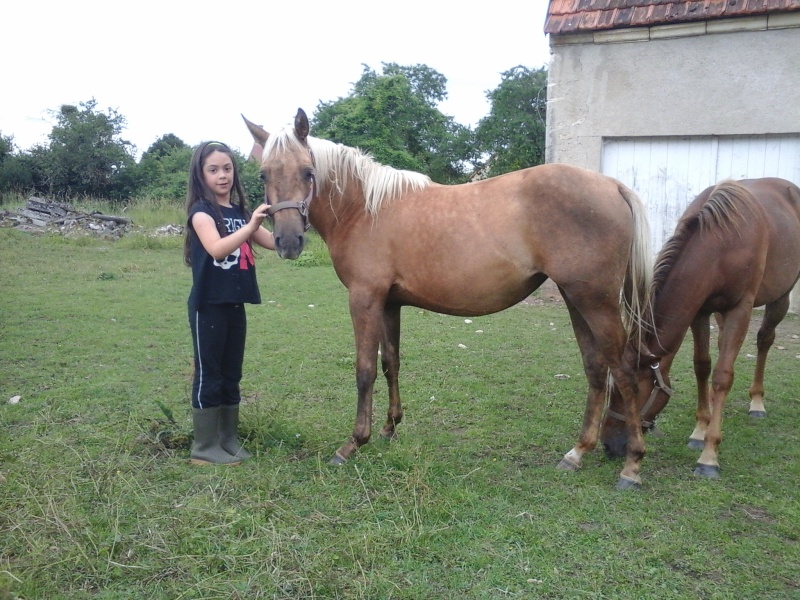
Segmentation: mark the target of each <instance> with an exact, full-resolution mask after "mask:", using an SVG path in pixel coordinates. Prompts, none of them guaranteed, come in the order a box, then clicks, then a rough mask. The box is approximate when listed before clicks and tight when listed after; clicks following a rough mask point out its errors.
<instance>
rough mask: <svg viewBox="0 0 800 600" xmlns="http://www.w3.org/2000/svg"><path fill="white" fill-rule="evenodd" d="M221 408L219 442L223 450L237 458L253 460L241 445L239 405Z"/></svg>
mask: <svg viewBox="0 0 800 600" xmlns="http://www.w3.org/2000/svg"><path fill="white" fill-rule="evenodd" d="M219 408H220V413H219V442H220V445H221V446H222V448H223V450H225V452H227V453H228V454H231V455H233V456H235V457H236V458H241V459H245V460H246V459H248V458H253V455H252V454H250V453H249V452H248V451H247V450H245V449H244V448H242V444H241V443H239V405H238V404H229V405H223V406H220V407H219Z"/></svg>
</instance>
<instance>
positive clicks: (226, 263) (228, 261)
mask: <svg viewBox="0 0 800 600" xmlns="http://www.w3.org/2000/svg"><path fill="white" fill-rule="evenodd" d="M246 245H247V244H245V246H246ZM241 250H242V249H241V248H237V249H236V250H234V251H233V254H229V255H228V256H226V257H225V258H224V259H223V260H222V262H219V261H217V259H216V258H215V259H214V266H215V267H222V268H223V269H224V270H226V271H227V270H228V269H230V268H231V267H232V266H233V265H235V264H236V263H238V262H239V255H240V254H241ZM248 250H249V248H248ZM240 268H241V267H240Z"/></svg>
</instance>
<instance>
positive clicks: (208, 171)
mask: <svg viewBox="0 0 800 600" xmlns="http://www.w3.org/2000/svg"><path fill="white" fill-rule="evenodd" d="M203 180H204V181H205V184H206V185H207V186H208V189H210V190H211V192H212V193H213V194H214V196H216V198H217V204H224V205H225V206H227V205H229V204H230V202H231V188H232V186H233V160H232V159H231V157H230V156H228V155H227V154H226V153H224V152H220V151H219V150H214V152H212V153H211V154H209V155H208V156H207V157H206V160H205V162H204V163H203Z"/></svg>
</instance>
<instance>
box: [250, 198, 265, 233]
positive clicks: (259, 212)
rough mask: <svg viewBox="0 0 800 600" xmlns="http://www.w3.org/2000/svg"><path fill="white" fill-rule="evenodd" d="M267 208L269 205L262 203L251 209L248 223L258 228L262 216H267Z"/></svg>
mask: <svg viewBox="0 0 800 600" xmlns="http://www.w3.org/2000/svg"><path fill="white" fill-rule="evenodd" d="M267 210H269V205H268V204H262V205H260V206H259V207H258V208H256V209H255V210H254V211H253V214H252V216H251V217H250V225H252V226H253V229H258V228H259V227H261V223H262V221H264V217H266V216H267Z"/></svg>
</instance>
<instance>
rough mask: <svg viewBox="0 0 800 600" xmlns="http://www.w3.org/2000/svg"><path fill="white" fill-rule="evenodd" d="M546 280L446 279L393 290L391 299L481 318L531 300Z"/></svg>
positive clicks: (429, 308) (476, 277) (477, 277)
mask: <svg viewBox="0 0 800 600" xmlns="http://www.w3.org/2000/svg"><path fill="white" fill-rule="evenodd" d="M545 279H546V276H544V275H540V276H539V277H526V278H522V277H519V278H517V279H514V278H510V279H509V278H506V279H499V280H498V279H492V281H491V282H490V283H489V284H487V282H486V277H482V276H480V275H478V274H475V275H474V276H472V277H468V278H464V279H461V280H458V281H448V280H447V278H445V277H442V278H440V279H437V280H433V281H428V282H422V281H419V282H415V285H413V286H409V285H402V284H400V285H397V286H395V287H393V289H392V293H391V294H390V299H391V300H393V301H396V302H400V303H401V304H408V305H411V306H417V307H419V308H422V309H425V310H431V311H433V312H438V313H442V314H448V315H457V316H465V317H468V316H479V315H486V314H491V313H495V312H499V311H501V310H504V309H506V308H508V307H510V306H513V305H514V304H517V303H518V302H521V301H522V300H524V299H525V298H526V297H528V296H529V295H530V294H531V292H533V291H534V290H535V289H536V288H537V287H539V285H541V283H542V282H543V281H544V280H545Z"/></svg>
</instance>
